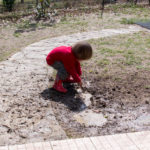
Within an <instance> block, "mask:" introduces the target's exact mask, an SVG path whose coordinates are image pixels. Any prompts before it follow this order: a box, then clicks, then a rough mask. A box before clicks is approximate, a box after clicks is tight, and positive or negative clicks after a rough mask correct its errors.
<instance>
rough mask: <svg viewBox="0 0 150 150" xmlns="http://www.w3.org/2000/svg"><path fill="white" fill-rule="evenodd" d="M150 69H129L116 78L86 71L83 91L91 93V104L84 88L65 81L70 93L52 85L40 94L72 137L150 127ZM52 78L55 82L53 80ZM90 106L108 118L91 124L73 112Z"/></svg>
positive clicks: (89, 108) (95, 111)
mask: <svg viewBox="0 0 150 150" xmlns="http://www.w3.org/2000/svg"><path fill="white" fill-rule="evenodd" d="M85 69H86V68H84V70H85ZM149 73H150V72H149V71H140V72H137V71H135V72H134V71H129V72H127V73H126V74H125V75H124V74H122V79H121V80H116V81H114V80H113V75H112V74H111V75H110V76H107V77H106V76H100V72H99V71H96V72H95V73H89V74H88V73H87V74H86V75H85V74H84V75H83V77H82V78H83V79H82V80H83V83H84V87H83V88H84V89H83V90H82V92H83V93H85V92H86V93H87V92H88V93H90V94H91V95H92V97H91V98H90V101H91V104H90V105H89V106H87V107H86V104H85V103H84V98H82V97H81V93H82V92H78V91H79V87H78V86H77V85H75V84H74V85H73V84H69V83H65V85H64V86H65V87H66V88H67V89H68V93H67V94H61V93H58V92H56V91H55V90H53V89H52V88H50V89H46V90H45V91H43V92H42V93H41V95H42V96H43V97H44V99H45V100H48V101H51V102H52V107H53V111H54V113H55V116H56V118H57V120H58V122H59V124H60V125H61V126H62V128H63V129H64V130H65V132H66V134H67V136H68V137H70V138H75V137H84V136H97V135H107V134H114V133H125V132H135V131H143V130H149V129H150V126H149V124H150V115H149V112H150V105H149V103H150V98H149V97H150V89H149V87H148V86H147V87H146V85H149V84H150V79H149ZM87 81H88V82H87ZM50 82H51V84H53V81H52V80H50ZM83 106H85V107H83ZM87 110H91V111H93V112H94V113H97V114H102V115H103V117H104V118H105V119H107V122H106V123H104V124H103V125H100V126H97V125H89V126H88V125H85V124H84V123H81V121H77V120H76V119H75V117H74V115H76V114H80V113H82V112H83V111H85V113H86V111H87ZM95 121H97V120H95Z"/></svg>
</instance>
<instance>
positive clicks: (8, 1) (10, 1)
mask: <svg viewBox="0 0 150 150" xmlns="http://www.w3.org/2000/svg"><path fill="white" fill-rule="evenodd" d="M14 3H15V0H3V5H4V7H5V8H6V9H7V10H8V11H12V9H13V6H14Z"/></svg>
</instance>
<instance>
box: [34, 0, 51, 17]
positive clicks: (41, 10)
mask: <svg viewBox="0 0 150 150" xmlns="http://www.w3.org/2000/svg"><path fill="white" fill-rule="evenodd" d="M49 5H50V2H49V0H40V2H39V3H38V5H37V8H36V9H37V18H38V19H40V18H43V17H46V9H47V8H48V7H49Z"/></svg>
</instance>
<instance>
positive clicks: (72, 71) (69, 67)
mask: <svg viewBox="0 0 150 150" xmlns="http://www.w3.org/2000/svg"><path fill="white" fill-rule="evenodd" d="M64 66H66V70H67V72H68V73H69V74H70V75H71V76H72V77H73V79H74V80H75V81H76V82H81V78H80V76H79V74H78V72H77V69H76V64H72V63H70V64H67V65H65V64H64Z"/></svg>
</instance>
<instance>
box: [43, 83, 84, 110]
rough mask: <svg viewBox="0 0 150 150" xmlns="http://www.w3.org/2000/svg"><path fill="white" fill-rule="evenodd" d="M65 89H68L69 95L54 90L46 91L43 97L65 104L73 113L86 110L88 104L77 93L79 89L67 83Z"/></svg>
mask: <svg viewBox="0 0 150 150" xmlns="http://www.w3.org/2000/svg"><path fill="white" fill-rule="evenodd" d="M64 87H65V88H66V89H68V92H67V93H65V94H64V93H60V92H57V91H56V90H54V89H53V88H49V89H45V90H44V91H43V92H42V93H41V96H42V97H43V98H44V99H45V100H50V101H53V102H57V103H58V105H59V103H61V104H64V105H66V106H67V107H68V109H69V110H71V111H82V110H84V109H86V107H87V106H86V104H85V102H84V100H83V98H82V97H81V96H80V94H79V93H78V92H77V87H76V86H75V85H73V84H69V83H65V84H64Z"/></svg>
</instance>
